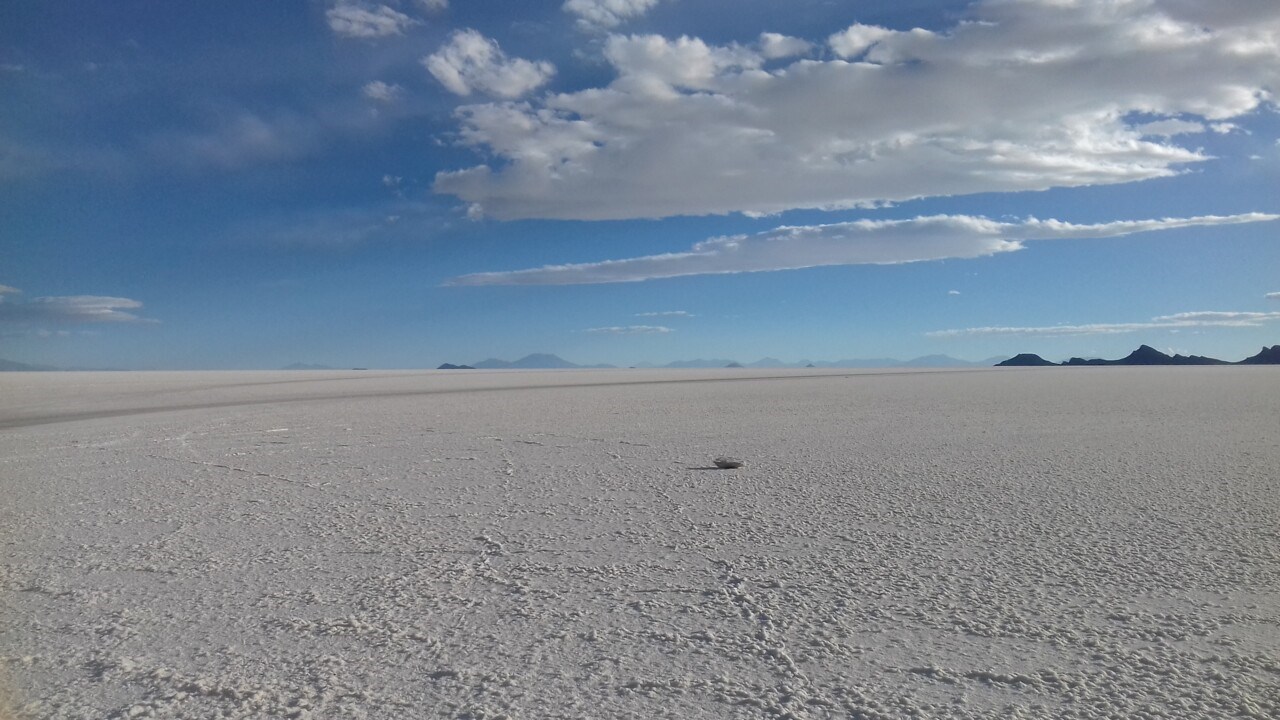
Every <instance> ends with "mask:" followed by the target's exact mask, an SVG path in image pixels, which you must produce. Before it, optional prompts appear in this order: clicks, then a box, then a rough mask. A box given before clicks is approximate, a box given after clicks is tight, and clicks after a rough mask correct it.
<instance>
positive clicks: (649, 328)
mask: <svg viewBox="0 0 1280 720" xmlns="http://www.w3.org/2000/svg"><path fill="white" fill-rule="evenodd" d="M583 332H588V333H593V334H596V335H662V334H665V333H670V332H675V330H672V329H671V328H669V327H662V326H661V325H622V326H613V327H598V328H589V329H587V330H583Z"/></svg>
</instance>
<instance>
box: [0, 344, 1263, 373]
mask: <svg viewBox="0 0 1280 720" xmlns="http://www.w3.org/2000/svg"><path fill="white" fill-rule="evenodd" d="M992 365H995V366H996V367H1036V366H1049V365H1053V366H1060V365H1066V366H1076V365H1280V345H1272V346H1271V347H1263V348H1262V350H1261V351H1260V352H1258V354H1256V355H1253V356H1252V357H1247V358H1245V359H1244V360H1241V361H1240V362H1236V363H1232V362H1228V361H1226V360H1218V359H1217V358H1211V357H1204V356H1202V355H1166V354H1165V353H1162V352H1160V351H1159V350H1156V349H1155V348H1153V347H1151V346H1150V345H1143V346H1141V347H1139V348H1138V349H1137V350H1134V351H1133V352H1131V353H1129V354H1128V355H1127V356H1125V357H1123V358H1120V359H1119V360H1103V359H1101V358H1078V357H1073V358H1071V359H1070V360H1067V361H1066V362H1062V363H1055V362H1050V361H1048V360H1045V359H1044V358H1042V357H1040V356H1039V355H1036V354H1034V353H1022V354H1019V355H1015V356H1014V357H1011V358H1007V359H1006V358H1004V357H1003V356H1000V357H992V358H987V359H986V360H979V361H977V362H970V361H968V360H960V359H957V358H953V357H951V356H949V355H924V356H922V357H918V358H915V359H912V360H895V359H893V358H853V359H845V360H798V361H796V362H790V363H789V362H783V361H781V360H778V359H777V358H771V357H766V358H761V359H759V360H756V361H755V362H750V363H741V362H737V361H735V360H730V359H727V358H716V359H710V360H708V359H697V360H676V361H674V362H669V363H667V364H665V365H655V364H653V363H639V364H637V365H635V367H637V368H651V369H709V368H755V369H766V368H822V369H842V368H966V367H991V366H992ZM615 367H617V366H616V365H579V364H577V363H572V362H569V361H568V360H565V359H564V358H562V357H560V356H558V355H552V354H551V353H534V354H532V355H525V356H524V357H522V358H520V359H519V360H499V359H497V358H489V359H488V360H481V361H480V362H476V363H472V364H470V365H455V364H453V363H444V364H443V365H441V366H439V367H438V368H437V369H438V370H476V369H479V370H504V369H512V370H574V369H580V370H585V369H594V368H615ZM104 369H110V368H60V367H53V366H51V365H31V364H28V363H21V362H16V361H13V360H5V359H3V358H0V372H5V371H11V372H49V371H60V370H104ZM281 369H282V370H334V369H336V368H332V367H330V366H328V365H314V364H309V363H301V362H297V363H292V364H290V365H286V366H285V367H283V368H281ZM356 369H363V368H356Z"/></svg>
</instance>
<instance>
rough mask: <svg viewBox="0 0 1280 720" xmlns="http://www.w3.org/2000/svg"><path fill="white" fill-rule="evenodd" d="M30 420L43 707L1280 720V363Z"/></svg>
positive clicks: (49, 377) (34, 617) (361, 380)
mask: <svg viewBox="0 0 1280 720" xmlns="http://www.w3.org/2000/svg"><path fill="white" fill-rule="evenodd" d="M0 397H3V398H4V403H3V408H2V409H0V494H2V495H3V497H4V498H5V501H4V502H3V503H0V528H2V529H0V540H2V541H3V543H4V548H5V549H4V561H3V565H2V566H0V582H2V583H3V584H2V588H3V589H2V591H0V592H2V593H3V594H2V596H0V657H2V658H3V665H0V671H2V672H3V673H4V674H5V675H7V678H6V679H5V680H4V681H3V686H5V687H8V688H10V689H11V690H10V691H9V692H10V694H11V695H12V697H11V698H10V699H9V700H8V701H7V702H8V704H9V705H10V706H11V707H12V709H13V711H14V712H16V713H17V716H18V717H31V718H101V717H166V718H190V717H224V718H256V717H265V716H290V717H315V718H366V717H367V718H403V717H441V718H458V717H462V718H501V717H510V718H540V717H563V718H577V717H583V718H587V717H591V718H654V717H670V718H759V717H792V718H907V717H932V718H947V717H954V718H987V717H990V718H995V717H1058V718H1104V717H1151V718H1156V717H1168V718H1189V717H1255V718H1270V717H1277V716H1280V701H1278V700H1277V698H1280V484H1278V481H1277V473H1276V468H1280V433H1277V430H1276V428H1277V423H1276V420H1277V415H1276V408H1277V407H1278V406H1280V373H1277V372H1274V371H1273V370H1272V369H1271V368H1262V367H1260V368H1235V367H1231V368H1217V367H1213V368H1087V369H1073V368H1048V369H1029V370H1019V369H1010V370H990V371H949V372H903V371H895V372H847V371H841V372H836V371H816V372H806V371H782V372H778V371H772V372H762V371H710V372H679V371H598V372H515V373H512V372H492V373H490V372H476V373H461V374H458V373H455V374H448V373H436V372H417V373H408V372H405V373H378V372H370V373H327V372H326V373H155V374H146V373H129V374H123V373H122V374H75V373H47V374H14V373H10V374H6V375H4V376H3V377H0ZM720 456H726V457H731V458H740V459H742V460H743V461H744V462H745V465H744V466H743V467H741V468H738V469H733V470H719V469H716V468H715V465H713V464H712V461H713V460H714V459H715V458H717V457H720ZM2 714H3V711H2V710H0V715H2Z"/></svg>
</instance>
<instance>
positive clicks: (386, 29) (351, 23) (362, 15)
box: [325, 2, 417, 40]
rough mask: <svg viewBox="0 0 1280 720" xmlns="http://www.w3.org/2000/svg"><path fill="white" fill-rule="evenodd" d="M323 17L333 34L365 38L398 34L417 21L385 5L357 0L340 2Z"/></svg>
mask: <svg viewBox="0 0 1280 720" xmlns="http://www.w3.org/2000/svg"><path fill="white" fill-rule="evenodd" d="M325 18H326V19H328V21H329V29H330V30H332V31H333V32H334V34H335V35H339V36H341V37H348V38H360V39H365V40H368V39H373V38H381V37H387V36H389V35H399V34H401V33H403V32H404V30H405V28H408V27H410V26H411V25H413V24H414V23H415V22H417V21H415V20H414V19H413V18H411V17H409V16H408V15H405V14H404V13H402V12H399V11H398V10H395V9H393V8H391V7H388V6H386V5H372V4H365V3H358V2H340V3H338V4H337V5H335V6H333V7H331V8H329V10H328V11H327V12H325Z"/></svg>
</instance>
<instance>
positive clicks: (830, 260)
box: [447, 213, 1280, 285]
mask: <svg viewBox="0 0 1280 720" xmlns="http://www.w3.org/2000/svg"><path fill="white" fill-rule="evenodd" d="M1277 219H1280V215H1264V214H1261V213H1252V214H1248V215H1231V216H1226V217H1218V216H1204V217H1193V218H1166V219H1163V220H1126V221H1118V222H1111V223H1102V224H1097V225H1075V224H1072V223H1066V222H1061V221H1059V220H1036V219H1030V220H1025V221H1023V222H1018V223H1003V222H996V221H994V220H989V219H987V218H981V217H971V216H967V215H935V216H931V217H917V218H914V219H910V220H857V221H854V222H845V223H835V224H831V225H809V226H803V227H779V228H775V229H773V230H769V231H766V232H762V233H758V234H755V235H734V236H731V237H717V238H711V239H709V240H704V241H702V242H700V243H698V244H696V245H694V246H693V248H692V249H691V250H690V251H689V252H682V253H666V254H663V255H648V256H644V257H635V258H626V259H622V260H605V261H602V262H594V263H579V264H575V265H547V266H544V267H540V268H531V269H528V270H513V271H507V272H487V273H476V274H473V275H463V276H461V277H457V278H454V279H452V280H450V281H449V282H448V283H447V284H449V285H582V284H594V283H616V282H638V281H641V280H654V279H658V278H672V277H683V276H687V275H708V274H723V273H742V272H766V271H771V270H795V269H799V268H808V267H820V266H828V265H893V264H899V263H909V262H921V261H925V260H942V259H946V258H976V257H984V256H987V255H994V254H996V253H1002V252H1012V251H1015V250H1021V249H1022V248H1023V245H1022V243H1023V242H1024V241H1028V240H1057V239H1083V238H1108V237H1118V236H1121V235H1129V234H1132V233H1139V232H1153V231H1157V230H1170V229H1174V228H1185V227H1194V226H1206V225H1228V224H1236V223H1249V222H1263V221H1269V220H1277Z"/></svg>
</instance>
